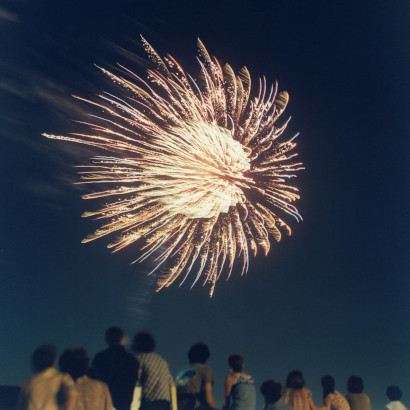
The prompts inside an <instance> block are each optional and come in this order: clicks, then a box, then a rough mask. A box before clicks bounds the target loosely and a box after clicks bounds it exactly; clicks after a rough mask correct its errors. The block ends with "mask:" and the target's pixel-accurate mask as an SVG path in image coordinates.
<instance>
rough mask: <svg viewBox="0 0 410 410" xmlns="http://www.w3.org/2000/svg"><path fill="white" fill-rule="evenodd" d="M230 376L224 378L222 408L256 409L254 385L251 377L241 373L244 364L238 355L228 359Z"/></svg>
mask: <svg viewBox="0 0 410 410" xmlns="http://www.w3.org/2000/svg"><path fill="white" fill-rule="evenodd" d="M228 365H229V368H230V369H231V372H232V373H231V374H230V375H228V376H226V378H225V401H224V405H223V408H224V409H227V410H228V409H229V410H254V409H255V407H256V392H255V383H254V381H253V379H252V376H251V375H249V374H247V373H245V372H244V371H243V369H244V367H245V362H244V360H243V357H242V356H241V355H239V354H232V355H230V356H229V357H228Z"/></svg>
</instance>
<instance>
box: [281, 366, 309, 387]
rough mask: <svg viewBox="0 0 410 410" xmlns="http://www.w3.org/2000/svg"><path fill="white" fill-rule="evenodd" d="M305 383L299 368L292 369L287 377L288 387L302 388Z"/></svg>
mask: <svg viewBox="0 0 410 410" xmlns="http://www.w3.org/2000/svg"><path fill="white" fill-rule="evenodd" d="M304 385H305V379H304V378H303V374H302V372H301V371H299V370H292V371H291V372H289V374H288V377H287V378H286V387H289V388H291V389H294V390H300V389H301V388H302V387H303V386H304Z"/></svg>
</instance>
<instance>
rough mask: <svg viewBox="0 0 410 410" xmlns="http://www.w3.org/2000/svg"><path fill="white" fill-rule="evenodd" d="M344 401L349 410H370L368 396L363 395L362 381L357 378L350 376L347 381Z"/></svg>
mask: <svg viewBox="0 0 410 410" xmlns="http://www.w3.org/2000/svg"><path fill="white" fill-rule="evenodd" d="M347 391H348V393H347V394H346V399H347V401H348V402H349V405H350V409H351V410H372V406H371V405H370V399H369V396H368V395H367V394H365V393H363V379H362V378H361V377H359V376H355V375H353V376H350V377H349V378H348V379H347Z"/></svg>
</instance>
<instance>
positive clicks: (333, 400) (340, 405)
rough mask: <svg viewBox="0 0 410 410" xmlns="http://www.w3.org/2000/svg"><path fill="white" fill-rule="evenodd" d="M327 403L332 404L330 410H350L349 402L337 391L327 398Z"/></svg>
mask: <svg viewBox="0 0 410 410" xmlns="http://www.w3.org/2000/svg"><path fill="white" fill-rule="evenodd" d="M326 402H330V410H350V406H349V402H348V401H347V400H346V398H345V397H344V396H342V395H341V394H340V393H339V392H338V391H336V390H335V391H334V393H329V394H328V395H327V396H326V398H325V404H326Z"/></svg>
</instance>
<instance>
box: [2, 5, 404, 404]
mask: <svg viewBox="0 0 410 410" xmlns="http://www.w3.org/2000/svg"><path fill="white" fill-rule="evenodd" d="M409 21H410V3H409V2H408V1H405V0H397V1H395V0H392V1H378V0H373V1H363V0H362V1H357V0H356V1H351V0H345V1H338V0H333V1H314V0H306V1H296V0H286V1H285V0H272V1H255V2H252V1H250V0H238V1H230V0H228V1H223V0H220V1H188V0H185V1H144V2H142V1H141V2H136V1H132V0H117V1H112V2H109V1H90V0H83V1H80V0H71V1H51V0H31V1H29V0H13V1H9V2H7V1H0V36H1V37H0V38H1V40H0V137H1V145H0V170H1V182H0V190H1V191H0V211H1V212H0V232H1V234H0V270H1V286H0V312H1V313H0V314H1V321H0V334H1V337H0V354H1V359H0V384H2V385H6V384H7V385H19V384H21V383H22V382H23V380H24V379H26V378H27V377H29V376H30V375H31V369H30V366H29V357H30V354H31V352H32V351H33V350H34V348H35V347H36V346H38V345H39V344H41V343H45V342H47V343H54V344H55V345H56V346H57V348H58V351H59V352H60V353H61V352H62V350H63V349H65V348H67V347H70V346H83V347H85V348H86V349H87V351H88V352H89V354H90V355H91V356H93V355H94V354H95V353H96V352H98V351H100V350H102V349H103V348H104V343H103V334H104V331H105V329H106V328H108V327H109V326H112V325H114V324H115V325H119V326H121V327H123V328H124V329H125V331H126V332H127V334H128V335H129V336H130V337H132V336H133V335H134V334H135V332H136V331H138V330H141V329H147V330H149V331H151V332H152V333H153V335H154V336H155V337H156V339H157V351H158V353H160V354H161V355H162V356H163V357H164V358H165V359H166V360H167V361H168V362H169V365H170V369H171V372H172V373H173V374H174V375H176V374H177V373H178V371H179V370H180V369H181V368H182V367H183V366H184V365H185V364H186V362H187V358H186V353H187V350H188V348H189V347H190V345H191V344H192V343H195V342H197V341H204V342H206V343H207V344H208V345H209V346H210V350H211V358H210V360H209V365H210V366H211V367H212V368H213V370H214V373H215V376H216V384H215V386H214V395H215V398H216V400H217V403H218V406H220V405H221V402H222V398H223V379H224V377H225V375H226V374H227V373H228V366H227V363H226V359H227V356H228V355H229V354H231V353H240V354H242V355H243V356H244V357H245V360H246V370H247V371H248V372H249V373H251V374H252V375H253V376H254V378H255V381H256V384H257V387H258V389H259V386H260V385H261V384H262V382H263V381H264V380H265V379H267V378H276V379H280V380H282V381H284V380H285V378H286V375H287V373H288V371H289V370H291V369H294V368H297V369H300V370H301V371H302V372H303V373H304V375H305V379H306V384H307V386H308V387H309V388H310V389H311V390H312V392H313V398H314V401H315V403H316V404H317V405H319V404H321V402H322V399H321V397H322V396H321V388H320V377H321V376H322V375H324V374H327V373H330V374H332V375H333V376H334V377H335V379H336V388H337V389H338V390H339V391H341V392H342V393H345V392H346V380H347V378H348V377H349V376H350V375H351V374H358V375H360V376H362V377H363V379H364V382H365V392H367V393H368V394H369V396H370V399H371V401H372V404H373V408H375V409H381V408H382V407H383V406H384V404H385V402H386V399H385V389H386V387H387V386H388V385H389V384H397V385H399V386H400V387H401V388H402V390H403V392H404V396H403V401H404V402H405V403H406V404H407V406H409V405H410V366H409V363H410V348H409V346H410V331H409V314H410V309H409V308H410V302H409V292H410V282H409V262H410V258H409V245H410V243H409V242H410V241H409V239H410V237H409V221H410V219H409V211H408V209H409V206H410V201H409V195H408V193H409V182H410V181H409V179H410V178H409V177H410V173H409V166H408V164H409V158H410V156H409V153H410V151H409V129H410V127H409V125H410V124H409V108H410V101H409V95H410V83H409V72H410V61H409V45H410V44H409V43H410V42H409V39H410V29H409V27H410V25H409ZM140 34H143V35H144V37H145V38H146V39H147V40H148V41H149V42H150V43H151V44H152V45H153V46H154V48H155V49H156V50H157V51H158V52H159V54H160V55H164V54H166V53H170V54H172V55H173V56H174V57H176V59H177V60H179V61H180V62H181V64H182V65H183V67H184V68H185V70H186V71H187V72H189V73H190V74H192V75H193V76H194V77H196V78H198V74H199V66H198V63H197V62H196V60H195V56H196V53H197V47H196V39H197V37H200V38H201V40H202V41H203V42H204V44H205V45H206V47H207V48H208V51H209V52H210V53H211V54H212V55H215V56H216V57H217V58H218V59H219V61H220V62H221V63H225V62H229V63H230V64H231V65H232V67H233V68H234V69H235V70H236V71H239V69H240V68H241V67H242V66H244V65H246V66H247V67H248V68H249V70H250V72H251V75H252V78H253V80H254V83H255V82H256V79H257V78H258V77H259V76H262V75H266V76H267V79H268V80H269V81H270V82H273V81H275V80H277V81H278V82H279V89H280V90H287V91H288V92H289V93H290V103H289V105H288V108H287V110H286V114H287V115H288V116H289V115H291V116H292V121H291V123H290V125H289V127H288V135H289V134H292V133H296V132H298V131H300V133H301V135H300V137H299V138H298V148H297V150H298V152H299V158H300V159H301V160H302V161H303V162H304V164H305V166H306V170H305V171H303V172H301V173H300V175H299V178H298V179H297V181H296V183H297V186H298V187H299V188H300V191H301V196H302V199H301V200H300V201H298V202H297V204H296V205H297V207H298V208H299V210H300V212H301V214H302V216H303V218H304V221H303V222H302V223H299V224H298V223H296V222H294V221H292V220H288V222H289V223H290V224H291V225H292V228H293V234H292V236H291V237H286V236H285V237H284V238H283V239H282V241H281V242H280V243H279V244H276V245H275V244H274V246H273V247H272V249H271V252H270V254H269V256H268V257H263V256H259V255H258V257H257V258H256V259H255V260H252V261H251V265H250V270H249V272H248V274H247V275H246V276H245V277H240V275H239V272H234V273H233V275H232V277H231V279H230V280H229V281H225V280H220V281H219V282H218V284H217V287H216V290H215V294H214V296H213V298H212V299H210V298H209V296H208V289H206V288H202V287H201V285H197V286H196V287H195V288H194V289H193V290H189V281H187V283H186V284H184V285H183V286H182V287H178V286H173V287H171V288H168V289H166V290H164V291H161V292H160V293H155V278H154V277H149V278H146V273H147V272H148V270H149V268H150V266H149V264H145V265H130V262H131V261H133V260H134V259H135V256H136V250H135V249H127V250H124V251H121V252H120V253H116V254H114V255H113V254H111V253H110V251H109V250H107V249H106V247H105V246H106V245H107V243H108V242H109V239H103V240H98V241H95V242H93V243H90V244H86V245H82V244H81V243H80V241H81V239H82V238H84V237H85V236H86V235H87V234H88V233H91V232H93V231H94V229H95V228H96V227H97V226H98V225H97V224H96V222H94V221H92V220H88V219H82V218H81V217H80V216H81V214H82V213H83V212H84V211H85V210H93V209H96V208H97V206H98V202H93V201H83V200H82V199H81V195H82V194H84V193H85V192H86V191H85V188H84V187H83V186H79V185H74V184H73V183H74V182H76V181H77V180H78V176H77V175H76V169H75V168H74V167H73V165H78V164H81V163H84V162H87V161H88V158H89V157H92V156H93V155H95V154H98V152H97V151H96V150H91V149H86V148H82V147H79V146H77V145H75V144H69V143H64V142H59V141H58V142H57V141H50V140H47V139H45V138H44V137H42V136H41V133H42V132H49V133H54V134H66V133H68V132H70V131H72V130H74V129H75V127H76V125H75V124H74V123H73V122H72V119H82V118H84V110H86V109H87V106H86V105H83V104H81V103H79V102H78V101H77V100H74V99H73V98H72V97H71V95H72V94H76V95H81V96H84V97H89V98H90V97H91V98H92V97H93V96H94V95H95V94H97V93H98V92H100V90H110V89H112V85H111V84H110V82H109V80H108V79H107V78H106V77H105V76H104V75H103V74H102V73H101V72H99V70H98V69H96V68H95V66H94V64H97V65H99V66H103V67H106V68H109V69H110V68H113V66H114V65H115V64H116V63H117V62H119V63H122V64H124V65H125V66H127V67H129V68H131V69H133V70H134V71H135V72H137V73H139V74H143V73H144V60H145V58H146V55H145V53H144V50H143V49H142V47H141V44H140V41H139V35H140ZM255 91H256V90H255ZM258 407H259V408H260V407H262V397H261V395H260V393H259V392H258Z"/></svg>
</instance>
